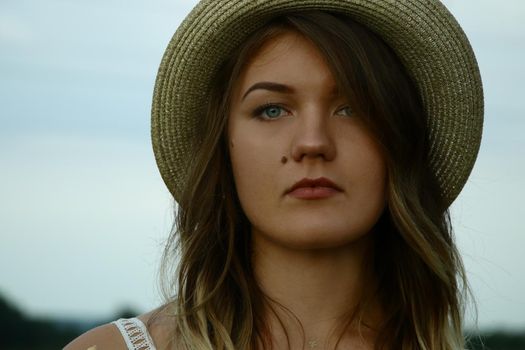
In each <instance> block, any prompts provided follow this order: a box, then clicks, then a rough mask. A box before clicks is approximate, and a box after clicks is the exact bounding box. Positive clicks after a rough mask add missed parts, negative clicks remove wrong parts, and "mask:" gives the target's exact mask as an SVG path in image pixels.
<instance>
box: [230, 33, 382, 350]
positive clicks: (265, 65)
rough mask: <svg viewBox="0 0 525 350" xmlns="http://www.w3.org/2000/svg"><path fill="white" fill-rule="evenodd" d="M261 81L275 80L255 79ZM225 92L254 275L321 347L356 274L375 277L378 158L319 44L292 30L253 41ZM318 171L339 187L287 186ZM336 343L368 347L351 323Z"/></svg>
mask: <svg viewBox="0 0 525 350" xmlns="http://www.w3.org/2000/svg"><path fill="white" fill-rule="evenodd" d="M261 82H264V83H265V84H266V83H268V82H270V83H272V84H279V85H280V87H279V88H277V89H276V88H275V85H272V86H269V85H268V84H266V85H263V86H261V85H259V88H254V85H255V86H257V85H256V84H259V83H261ZM283 86H284V87H285V88H284V87H283ZM231 101H232V102H231V105H230V111H231V114H230V116H229V120H228V137H229V145H230V154H231V161H232V169H233V174H234V179H235V184H236V188H237V192H238V195H239V199H240V202H241V205H242V207H243V210H244V212H245V213H246V216H247V217H248V219H249V220H250V222H251V224H252V235H253V242H254V243H253V244H254V247H253V248H254V257H253V261H254V269H255V274H256V277H257V279H258V282H259V284H260V285H261V287H262V289H263V291H264V292H265V293H266V294H267V295H269V296H271V297H272V298H274V299H275V300H277V301H278V302H279V303H281V304H282V305H284V306H286V307H287V308H288V309H289V310H291V311H292V312H293V313H294V314H295V315H296V316H297V317H298V318H299V320H300V322H301V324H302V326H303V327H304V330H305V335H306V339H307V344H306V346H307V348H308V342H309V341H311V342H312V343H311V344H313V348H317V349H320V348H328V344H329V342H330V340H329V339H328V338H329V337H328V336H327V334H329V332H330V331H331V330H333V329H335V327H337V325H338V324H341V316H342V314H343V313H344V312H345V311H351V308H352V305H355V304H356V302H357V300H358V298H359V293H360V291H361V290H362V287H363V281H364V280H365V279H367V280H370V281H373V276H371V274H370V272H369V271H367V270H366V268H365V267H364V261H365V258H366V256H369V255H368V254H371V243H372V240H371V235H370V231H371V229H372V227H373V226H374V224H375V223H376V222H377V220H378V218H379V216H380V215H381V213H382V212H383V210H384V208H385V198H386V194H385V191H386V165H385V160H384V157H383V155H382V152H381V150H380V147H379V145H378V144H377V142H375V140H374V139H373V137H372V136H371V134H370V132H369V131H368V130H367V129H366V127H365V126H364V124H363V122H362V121H361V120H360V119H359V116H357V115H355V114H354V113H353V112H352V111H351V106H349V105H348V101H347V99H346V98H345V97H344V96H341V95H340V94H338V93H337V86H336V83H335V81H334V78H333V75H332V73H331V71H330V69H329V67H328V66H327V64H326V62H325V60H324V58H323V56H322V55H321V53H320V52H319V51H318V49H317V48H316V47H315V46H314V45H313V44H312V43H311V42H310V41H308V40H307V39H305V38H303V37H302V36H300V35H298V34H295V33H293V32H289V33H285V34H282V35H280V36H279V37H277V38H276V39H273V40H272V41H271V42H269V43H267V44H265V45H263V47H262V48H260V49H259V51H258V52H257V53H256V55H255V56H254V57H253V58H252V60H251V61H250V62H249V63H248V65H247V66H246V67H245V69H244V71H243V72H242V74H241V76H240V79H239V80H238V81H237V83H236V85H235V86H234V90H233V95H232V100H231ZM268 104H270V106H267V105H268ZM265 105H266V109H265V107H264V106H265ZM261 106H263V107H261ZM319 177H325V178H328V179H330V180H331V181H332V182H333V183H335V184H336V185H337V186H338V187H339V189H340V191H337V192H335V193H333V194H332V195H330V196H328V197H325V198H318V199H303V198H297V197H294V196H293V195H291V194H290V193H287V190H288V189H289V188H290V187H291V186H293V185H294V184H295V183H296V182H298V181H299V180H301V179H303V178H314V179H315V178H319ZM372 309H374V308H372ZM377 309H378V307H377V306H376V307H375V311H373V312H371V313H370V315H369V316H370V317H369V318H370V320H368V321H370V322H371V323H373V322H374V320H375V321H377V318H378V313H379V311H377ZM279 316H280V317H282V318H283V319H284V321H285V328H286V330H287V331H288V333H289V335H291V340H292V348H301V347H302V335H301V333H300V328H298V326H297V322H295V321H293V320H292V319H291V318H290V317H288V316H286V315H285V314H284V313H280V314H279ZM270 318H271V317H270ZM271 322H272V323H273V326H272V328H273V334H274V337H275V339H274V342H275V345H276V346H277V347H278V348H282V347H283V346H285V344H286V343H285V339H284V338H283V332H282V329H280V328H281V327H280V326H278V322H277V321H275V320H273V321H271ZM358 338H359V341H358ZM323 344H324V345H323ZM343 344H344V345H343ZM343 344H341V348H347V346H349V345H352V346H358V347H355V348H368V347H367V345H366V344H368V346H370V342H368V343H367V341H365V342H363V341H361V340H360V337H359V336H356V335H355V334H353V335H352V331H348V332H347V333H346V335H345V337H344V342H343ZM359 346H361V347H359Z"/></svg>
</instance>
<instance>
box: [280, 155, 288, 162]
mask: <svg viewBox="0 0 525 350" xmlns="http://www.w3.org/2000/svg"><path fill="white" fill-rule="evenodd" d="M287 161H288V158H286V157H285V156H283V157H282V158H281V163H283V164H286V162H287Z"/></svg>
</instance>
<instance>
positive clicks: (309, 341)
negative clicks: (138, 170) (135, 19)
mask: <svg viewBox="0 0 525 350" xmlns="http://www.w3.org/2000/svg"><path fill="white" fill-rule="evenodd" d="M152 114H153V119H152V136H153V146H154V150H155V155H156V158H157V162H158V165H159V169H160V171H161V174H162V176H163V179H164V181H165V182H166V184H167V186H168V188H169V189H170V191H171V193H172V194H173V196H174V198H175V199H176V200H177V202H178V204H179V209H178V212H177V220H176V224H175V227H174V230H173V233H172V235H171V237H170V239H169V242H168V244H167V247H166V250H165V254H164V262H163V272H164V276H165V282H167V283H166V287H167V288H166V295H167V302H166V304H165V305H164V306H163V307H161V308H159V309H158V310H155V311H153V312H151V313H148V314H145V315H142V316H140V317H138V318H135V319H130V320H119V321H117V322H114V323H112V324H109V325H105V326H102V327H99V328H97V329H95V330H93V331H91V332H88V333H87V334H85V335H83V336H81V337H80V338H78V339H77V340H75V341H74V342H73V343H71V344H70V345H69V346H68V347H67V349H86V348H89V347H92V346H98V348H100V349H103V348H112V349H120V348H122V349H126V348H129V349H133V348H136V349H153V348H155V347H156V348H158V349H270V348H273V349H303V348H307V349H460V348H463V347H464V340H463V336H462V315H463V307H464V302H465V300H464V297H465V295H466V293H467V291H468V285H467V281H466V277H465V272H464V269H463V266H462V262H461V258H460V256H459V254H458V251H457V249H456V246H455V244H454V241H453V236H452V231H451V227H450V224H449V217H448V209H447V208H448V207H449V205H450V203H451V202H452V201H453V200H454V199H455V198H456V196H457V195H458V193H459V191H460V190H461V188H462V187H463V185H464V183H465V181H466V179H467V177H468V175H469V173H470V170H471V169H472V166H473V163H474V161H475V158H476V154H477V151H478V148H479V142H480V139H481V126H482V116H483V96H482V89H481V80H480V76H479V71H478V68H477V64H476V60H475V58H474V55H473V53H472V49H471V48H470V45H469V43H468V40H467V39H466V37H465V35H464V33H463V32H462V30H461V28H460V27H459V25H458V24H457V22H456V21H455V20H454V18H453V17H452V16H451V15H450V13H449V12H448V11H447V10H446V9H445V8H444V7H443V5H442V4H441V3H439V2H438V1H437V0H418V1H415V0H403V1H396V2H393V1H392V2H391V1H384V0H373V1H372V0H370V1H365V2H363V1H348V0H346V1H343V0H325V1H320V0H310V1H308V0H306V1H300V2H299V1H294V2H291V1H286V0H265V1H253V0H251V1H249V0H230V1H222V0H221V1H217V0H205V1H202V2H201V3H199V5H197V7H196V8H195V9H194V10H193V11H192V13H191V14H190V15H189V16H188V18H186V20H185V21H184V22H183V24H182V25H181V27H180V28H179V30H178V31H177V33H176V34H175V36H174V38H173V39H172V41H171V43H170V45H169V46H168V48H167V50H166V53H165V55H164V58H163V61H162V63H161V67H160V70H159V74H158V78H157V83H156V88H155V94H154V101H153V111H152ZM174 258H175V259H174ZM173 266H178V268H177V271H173V269H172V268H173ZM173 276H175V278H173Z"/></svg>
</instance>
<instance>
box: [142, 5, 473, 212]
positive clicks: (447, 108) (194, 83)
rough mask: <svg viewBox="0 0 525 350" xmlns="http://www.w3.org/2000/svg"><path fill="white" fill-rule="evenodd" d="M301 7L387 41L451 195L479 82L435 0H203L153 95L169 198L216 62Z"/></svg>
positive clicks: (461, 175) (464, 164) (457, 30)
mask: <svg viewBox="0 0 525 350" xmlns="http://www.w3.org/2000/svg"><path fill="white" fill-rule="evenodd" d="M303 9H318V10H326V11H331V12H338V13H343V14H345V15H347V16H349V17H351V18H352V19H354V20H355V21H357V22H360V23H361V24H363V25H365V26H367V27H368V28H369V29H371V30H372V31H374V32H375V33H377V34H378V35H379V36H381V37H382V38H383V40H384V41H385V42H386V43H387V44H388V45H390V46H391V47H392V49H393V50H394V51H395V52H396V54H397V55H398V57H399V58H400V60H401V62H402V63H403V64H404V65H405V66H406V68H407V70H408V72H409V74H410V75H411V76H412V78H413V80H414V81H415V82H416V85H417V88H418V90H419V92H420V94H421V97H422V100H423V105H424V108H425V111H426V114H427V125H428V127H429V128H430V143H431V154H430V158H431V167H432V169H433V171H434V172H435V174H436V175H437V178H438V181H439V184H440V186H441V190H442V193H443V194H444V196H445V198H446V199H447V201H448V203H449V204H450V203H452V201H453V200H454V199H455V198H456V197H457V195H458V194H459V192H460V191H461V189H462V188H463V186H464V184H465V182H466V181H467V178H468V176H469V174H470V172H471V170H472V167H473V166H474V162H475V159H476V157H477V153H478V150H479V145H480V142H481V133H482V125H483V90H482V83H481V77H480V73H479V68H478V65H477V62H476V58H475V56H474V52H473V50H472V48H471V46H470V43H469V41H468V39H467V37H466V35H465V33H464V32H463V30H462V29H461V27H460V26H459V24H458V23H457V21H456V20H455V19H454V17H453V16H452V14H451V13H450V12H449V11H448V10H447V9H446V8H445V6H444V5H442V4H441V3H440V2H439V1H438V0H203V1H201V2H200V3H199V4H198V5H197V6H196V7H195V8H194V9H193V10H192V12H191V13H190V14H189V15H188V17H186V19H185V20H184V21H183V23H182V24H181V25H180V27H179V28H178V29H177V31H176V33H175V34H174V36H173V38H172V39H171V41H170V43H169V45H168V47H167V49H166V51H165V53H164V57H163V59H162V62H161V64H160V68H159V71H158V75H157V80H156V84H155V91H154V96H153V105H152V142H153V149H154V153H155V157H156V160H157V164H158V167H159V169H160V173H161V175H162V178H163V179H164V182H165V183H166V185H167V186H168V189H169V190H170V192H171V193H172V194H173V196H174V197H175V199H176V200H177V198H178V197H179V194H180V192H181V189H182V188H183V187H184V186H185V183H186V179H185V173H186V169H187V165H188V162H190V161H191V160H190V159H188V158H189V155H190V150H189V144H190V142H189V140H191V139H192V138H193V137H194V136H195V132H196V131H195V130H196V126H197V125H198V124H199V122H200V118H202V117H203V115H204V111H203V108H204V107H205V106H206V98H207V96H208V94H209V91H210V84H211V79H212V77H213V76H214V75H215V73H216V70H217V69H218V66H219V65H220V63H221V62H223V61H224V59H225V58H227V57H228V55H229V54H230V53H231V52H232V51H233V49H234V48H235V47H237V46H238V45H240V44H241V43H242V42H243V41H244V40H246V38H247V37H248V36H249V35H250V34H251V33H252V32H253V31H254V30H256V29H258V28H259V27H261V26H262V25H263V24H264V23H266V22H267V21H268V20H269V19H271V18H272V17H275V16H278V15H281V14H284V13H288V12H293V11H297V10H303Z"/></svg>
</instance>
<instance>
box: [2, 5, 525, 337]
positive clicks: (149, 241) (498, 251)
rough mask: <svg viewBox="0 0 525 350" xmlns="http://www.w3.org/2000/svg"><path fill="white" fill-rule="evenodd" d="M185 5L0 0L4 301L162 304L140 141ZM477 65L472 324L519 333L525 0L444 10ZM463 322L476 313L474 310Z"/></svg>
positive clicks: (156, 228) (167, 222)
mask: <svg viewBox="0 0 525 350" xmlns="http://www.w3.org/2000/svg"><path fill="white" fill-rule="evenodd" d="M195 3H196V1H189V0H186V1H181V0H178V1H174V0H172V1H167V0H153V1H139V0H132V1H130V0H126V1H124V0H120V1H119V0H105V1H100V0H94V1H90V2H85V1H82V2H81V1H70V0H47V1H35V0H32V1H29V0H2V2H0V125H1V126H0V293H1V294H3V295H5V296H7V297H8V298H10V299H11V300H12V301H13V302H15V303H17V304H19V305H20V306H21V307H22V308H23V310H24V311H26V312H27V313H29V314H32V315H49V316H59V317H78V316H80V317H105V316H109V315H111V314H112V313H113V312H115V311H116V310H118V309H119V308H122V307H125V306H130V307H134V308H136V309H137V310H139V311H145V310H148V309H151V308H153V307H155V306H156V305H157V304H158V303H159V300H160V297H159V293H158V289H157V288H156V285H157V282H156V281H157V268H158V261H159V256H160V252H161V249H162V242H163V239H164V238H165V237H166V235H167V233H168V231H169V229H170V226H171V221H172V203H171V201H170V196H169V193H168V192H167V190H166V189H165V187H164V185H163V183H162V180H161V179H160V176H159V175H158V172H157V169H156V165H155V162H154V159H153V154H152V151H151V146H150V139H149V109H150V99H151V94H152V89H153V83H154V79H155V74H156V70H157V67H158V64H159V61H160V58H161V55H162V52H163V51H164V48H165V46H166V44H167V42H168V40H169V39H170V37H171V35H172V34H173V32H174V30H175V29H176V27H177V25H178V24H179V23H180V21H181V20H182V18H183V17H184V16H185V15H186V14H187V13H188V12H189V10H190V9H191V8H192V7H193V6H194V5H195ZM445 4H446V5H447V6H448V7H449V9H450V10H451V11H452V13H454V15H455V16H456V18H457V19H458V21H459V22H460V23H461V24H462V26H463V28H464V29H465V31H466V33H467V35H468V36H469V38H470V40H471V43H472V45H473V47H474V50H475V52H476V54H477V57H478V61H479V64H480V68H481V72H482V77H483V81H484V88H485V98H486V114H485V130H484V135H483V143H482V147H481V151H480V154H479V158H478V162H477V163H476V166H475V168H474V171H473V173H472V175H471V177H470V179H469V182H468V183H467V185H466V187H465V189H464V191H463V192H462V194H461V195H460V197H459V198H458V199H457V200H456V202H455V203H454V205H453V207H452V214H453V220H454V224H455V230H456V235H457V242H458V245H459V247H460V250H461V252H462V253H463V256H464V262H465V265H466V268H467V271H468V274H469V278H470V281H471V284H472V287H473V289H474V293H475V295H476V298H477V303H478V312H479V326H480V327H481V328H492V327H506V328H513V329H518V328H520V329H523V328H525V316H524V315H525V297H524V296H525V278H524V276H525V263H524V260H523V256H524V255H523V247H524V246H525V234H524V233H523V231H524V230H523V229H524V227H525V224H524V223H523V221H522V220H523V217H524V216H525V210H524V209H523V204H522V203H523V201H522V197H523V195H524V194H525V190H524V186H525V155H524V154H525V153H524V152H525V137H523V130H525V120H524V119H523V117H524V112H525V107H523V101H524V99H525V85H524V84H523V81H525V69H523V62H525V44H524V43H525V22H524V21H523V18H525V3H524V2H523V1H521V0H505V6H503V5H501V3H500V4H498V3H497V2H496V1H492V0H447V1H445ZM470 314H471V315H472V312H471V313H470Z"/></svg>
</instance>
